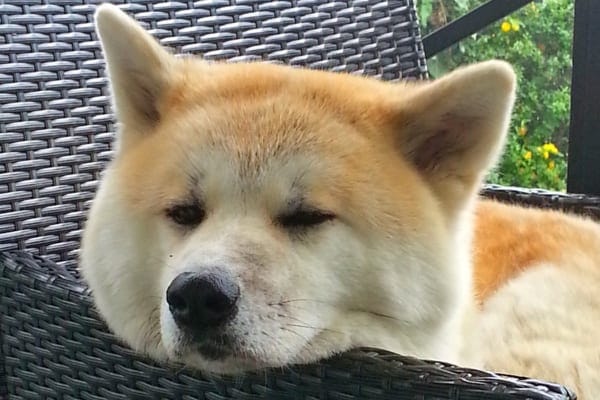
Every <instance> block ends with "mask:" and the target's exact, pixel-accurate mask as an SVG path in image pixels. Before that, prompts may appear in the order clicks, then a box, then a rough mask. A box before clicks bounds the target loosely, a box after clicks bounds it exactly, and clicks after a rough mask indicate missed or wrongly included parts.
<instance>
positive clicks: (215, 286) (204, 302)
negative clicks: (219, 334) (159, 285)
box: [167, 272, 240, 333]
mask: <svg viewBox="0 0 600 400" xmlns="http://www.w3.org/2000/svg"><path fill="white" fill-rule="evenodd" d="M239 297H240V287H239V286H238V285H237V284H236V283H235V282H234V281H233V280H232V279H231V278H230V277H228V276H227V274H226V273H219V272H213V273H203V274H197V273H193V272H184V273H182V274H179V275H177V276H176V277H175V279H173V281H172V282H171V284H170V285H169V287H168V288H167V303H168V304H169V309H170V310H171V314H172V315H173V318H174V319H175V322H176V323H177V325H178V326H179V327H180V328H186V329H189V330H192V331H194V332H196V333H202V332H204V331H206V330H207V329H210V328H216V327H218V326H219V325H220V324H222V323H224V322H225V321H227V320H228V319H230V318H232V317H233V316H234V315H235V313H236V311H237V307H236V304H237V301H238V299H239Z"/></svg>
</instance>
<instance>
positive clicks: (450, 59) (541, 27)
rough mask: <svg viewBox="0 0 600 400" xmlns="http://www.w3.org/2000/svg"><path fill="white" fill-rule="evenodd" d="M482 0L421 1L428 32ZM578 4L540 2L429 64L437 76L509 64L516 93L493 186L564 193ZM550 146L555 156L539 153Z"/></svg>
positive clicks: (561, 0)
mask: <svg viewBox="0 0 600 400" xmlns="http://www.w3.org/2000/svg"><path fill="white" fill-rule="evenodd" d="M484 2H485V0H452V1H450V0H418V2H417V4H418V11H419V12H420V13H421V14H420V20H421V21H422V22H421V23H422V25H423V30H424V31H430V30H433V29H435V28H437V27H439V26H441V25H443V24H444V23H446V22H447V21H449V20H452V19H454V18H457V17H459V16H461V15H463V14H465V13H466V12H467V11H469V10H471V9H473V8H474V7H476V6H478V5H480V4H482V3H484ZM572 34H573V1H572V0H543V1H541V0H540V1H536V2H534V3H530V4H529V5H527V6H525V7H523V8H522V9H521V10H519V11H518V12H516V13H514V14H513V15H511V16H509V17H507V18H505V19H504V20H502V21H498V22H497V23H495V24H492V25H491V26H489V27H488V28H486V29H485V30H483V31H481V32H478V33H477V34H474V35H472V36H471V37H469V38H467V39H465V40H463V41H461V42H460V43H459V44H457V45H455V46H453V47H452V48H451V49H449V50H448V51H446V52H444V53H443V54H439V55H437V56H436V57H433V58H432V59H430V60H429V67H430V72H431V75H432V76H433V77H435V76H439V75H441V74H443V73H445V72H447V71H449V70H452V69H455V68H456V67H458V66H459V65H464V64H469V63H473V62H476V61H483V60H487V59H492V58H498V59H503V60H506V61H508V62H510V63H511V64H512V65H513V66H514V67H515V70H516V73H517V76H518V84H519V91H518V97H517V103H516V105H515V110H514V113H513V119H512V123H511V128H510V132H511V134H510V135H509V138H508V143H507V148H506V151H505V154H504V156H503V158H502V160H501V161H500V164H499V166H498V168H497V169H496V170H495V171H493V172H492V173H491V174H490V175H489V177H488V181H490V182H493V183H500V184H504V185H516V186H525V187H541V188H547V189H555V190H564V189H565V177H566V167H567V166H566V156H565V154H564V151H565V150H566V148H567V139H568V129H569V125H568V123H569V112H570V83H571V45H572V43H571V42H572ZM545 144H546V149H548V148H550V147H549V146H553V147H552V149H554V148H557V149H558V151H556V152H548V151H547V150H540V149H542V148H543V147H544V145H545Z"/></svg>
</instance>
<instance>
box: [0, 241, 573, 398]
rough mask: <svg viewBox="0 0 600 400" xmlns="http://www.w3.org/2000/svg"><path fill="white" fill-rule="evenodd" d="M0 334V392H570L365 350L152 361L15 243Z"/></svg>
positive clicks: (73, 283)
mask: <svg viewBox="0 0 600 400" xmlns="http://www.w3.org/2000/svg"><path fill="white" fill-rule="evenodd" d="M0 341H1V347H0V348H1V350H0V398H3V396H11V395H14V396H16V397H17V398H26V399H33V398H36V399H39V398H66V397H68V398H76V399H82V400H85V399H109V400H112V399H159V398H160V399H181V398H185V399H190V400H191V399H250V398H252V399H254V398H264V397H268V398H275V399H285V398H289V399H303V398H306V399H309V398H310V399H313V398H321V399H348V400H349V399H422V400H434V399H435V400H443V399H448V400H475V399H478V400H485V399H495V400H525V399H529V400H569V399H574V398H575V397H574V396H573V395H572V394H571V393H570V392H569V391H568V390H567V389H565V388H564V387H562V386H560V385H556V384H550V383H546V382H541V381H537V380H533V379H526V378H519V377H509V376H500V375H496V374H493V373H489V372H483V371H477V370H472V369H465V368H460V367H457V366H453V365H449V364H445V363H439V362H434V361H425V360H418V359H415V358H412V357H404V356H400V355H396V354H392V353H389V352H384V351H379V350H373V349H360V350H353V351H350V352H348V353H345V354H342V355H339V356H336V357H333V358H331V359H328V360H324V361H322V362H321V363H318V364H313V365H305V366H294V367H291V368H285V369H278V370H272V371H267V372H264V371H262V372H256V373H247V374H244V375H240V376H236V377H217V376H212V375H206V374H201V373H198V372H195V371H191V370H187V369H183V368H181V367H180V366H177V365H159V364H157V363H155V362H153V361H151V360H149V359H147V358H145V357H143V356H140V355H138V354H135V353H134V352H133V351H131V350H130V349H129V348H127V346H125V345H123V344H121V343H119V341H118V340H117V339H116V338H115V337H114V336H113V335H112V334H111V333H109V331H108V330H107V328H106V325H105V324H104V323H103V322H102V320H101V319H100V318H99V316H98V313H97V312H96V311H95V310H94V307H93V304H92V301H91V298H90V293H89V290H88V288H87V287H86V285H85V284H84V283H83V282H82V281H81V280H80V279H79V278H78V277H77V276H76V274H75V273H73V272H72V271H69V270H67V269H64V268H60V267H58V266H57V265H56V264H55V263H53V262H51V261H47V260H44V259H42V258H39V257H35V256H32V255H29V254H27V253H24V252H12V253H0ZM557 362H560V360H557ZM40 396H41V397H40ZM9 398H12V397H9Z"/></svg>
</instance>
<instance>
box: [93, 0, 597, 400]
mask: <svg viewBox="0 0 600 400" xmlns="http://www.w3.org/2000/svg"><path fill="white" fill-rule="evenodd" d="M96 21H97V29H98V33H99V36H100V38H101V41H102V46H103V49H104V54H105V56H106V61H107V70H108V75H109V77H110V82H111V88H112V95H113V98H114V107H115V111H116V115H117V119H118V121H119V124H120V125H119V129H118V138H117V146H116V147H117V148H116V155H115V158H114V160H113V161H112V163H111V165H110V167H109V168H108V170H107V171H106V175H105V176H104V178H103V181H102V183H101V185H100V188H99V192H98V194H97V197H96V199H95V201H94V203H93V207H92V209H91V213H90V216H89V221H88V223H87V227H86V229H85V233H84V239H83V248H82V254H81V266H82V273H83V275H84V277H85V279H86V280H87V282H89V285H90V287H91V288H92V291H93V296H94V299H95V302H96V304H97V307H98V309H99V311H100V312H101V314H102V315H103V317H104V318H105V319H106V321H107V323H108V325H109V327H110V328H111V329H112V330H113V331H114V332H115V333H116V334H117V335H118V336H119V337H120V338H122V339H123V340H124V341H125V342H126V343H128V344H129V345H130V346H132V347H133V348H134V349H136V350H138V351H141V352H144V353H147V354H149V355H151V356H152V357H154V358H156V359H159V360H174V361H177V362H182V363H185V364H187V365H190V366H193V367H196V368H199V369H203V370H208V371H215V372H219V373H233V372H236V371H240V370H244V369H253V368H265V367H276V366H282V365H288V364H295V363H305V362H313V361H316V360H318V359H320V358H322V357H327V356H330V355H332V354H334V353H337V352H341V351H344V350H347V349H350V348H352V347H358V346H372V347H378V348H383V349H387V350H391V351H394V352H397V353H402V354H406V355H413V356H416V357H423V358H430V359H432V358H433V359H440V360H445V361H450V362H455V363H459V364H463V365H468V366H475V367H479V368H486V369H491V370H495V371H499V372H506V373H513V374H521V375H528V376H534V377H538V378H544V379H548V380H553V381H557V382H560V383H563V384H566V385H568V386H570V387H572V388H573V389H575V390H576V391H577V392H578V393H579V395H580V396H581V397H582V398H584V399H588V400H589V399H596V398H598V396H600V372H599V371H600V227H599V226H598V225H596V224H595V223H594V222H591V221H589V220H585V219H583V218H578V217H574V216H568V215H566V214H562V213H558V212H550V211H541V210H533V209H525V208H519V207H514V206H507V205H502V204H500V203H496V202H492V201H484V200H480V199H478V195H477V194H478V191H479V189H480V185H481V183H482V179H483V178H484V177H485V175H486V172H487V171H488V169H489V168H490V167H492V166H493V164H494V163H495V161H496V160H497V158H498V155H499V154H500V152H501V149H502V146H503V142H504V140H505V136H506V132H507V127H508V124H509V119H510V114H511V108H512V105H513V101H514V97H515V76H514V73H513V71H512V69H511V67H510V66H509V65H508V64H506V63H504V62H501V61H488V62H483V63H480V64H476V65H472V66H469V67H466V68H462V69H459V70H457V71H455V72H453V73H450V74H448V75H447V76H445V77H443V78H441V79H438V80H435V81H431V82H419V83H389V82H382V81H379V80H376V79H374V78H366V77H359V76H354V75H350V74H341V73H330V72H323V71H313V70H306V69H299V68H291V67H285V66H278V65H271V64H267V63H245V64H244V63H239V64H236V63H214V64H210V63H207V62H204V61H202V60H200V59H195V58H189V57H188V58H176V57H174V56H172V55H170V54H169V53H168V52H167V51H166V50H165V49H163V48H162V47H161V46H160V45H159V44H158V43H157V42H156V41H155V40H154V39H153V38H152V37H151V36H150V35H149V34H147V33H146V32H145V31H144V30H143V29H142V28H141V27H140V26H139V25H138V24H137V23H135V22H134V21H133V20H132V19H130V18H129V17H128V16H126V15H125V14H124V13H122V12H121V11H119V10H118V9H117V8H116V7H114V6H109V5H103V6H100V7H99V8H98V11H97V14H96Z"/></svg>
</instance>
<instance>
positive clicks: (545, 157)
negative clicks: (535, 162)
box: [543, 151, 550, 160]
mask: <svg viewBox="0 0 600 400" xmlns="http://www.w3.org/2000/svg"><path fill="white" fill-rule="evenodd" d="M543 155H544V160H547V159H548V157H550V153H548V152H547V151H544V154H543Z"/></svg>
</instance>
